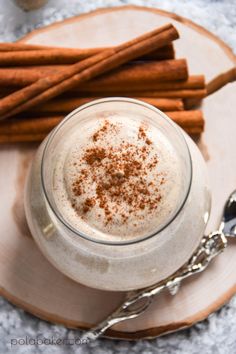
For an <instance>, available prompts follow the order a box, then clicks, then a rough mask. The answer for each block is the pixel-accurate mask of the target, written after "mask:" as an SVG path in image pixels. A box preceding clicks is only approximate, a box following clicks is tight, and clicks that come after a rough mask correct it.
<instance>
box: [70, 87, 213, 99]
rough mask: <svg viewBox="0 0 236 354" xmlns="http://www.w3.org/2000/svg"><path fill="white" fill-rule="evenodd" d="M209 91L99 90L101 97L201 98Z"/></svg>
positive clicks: (77, 91) (86, 93)
mask: <svg viewBox="0 0 236 354" xmlns="http://www.w3.org/2000/svg"><path fill="white" fill-rule="evenodd" d="M69 93H70V95H73V94H75V95H76V96H77V97H78V96H79V94H80V95H81V97H83V96H84V95H86V97H88V96H90V94H91V96H92V97H95V96H94V94H95V92H91V93H89V92H79V90H78V89H77V90H76V91H75V90H73V91H70V92H69ZM206 94H207V91H206V89H196V90H194V89H186V90H185V89H183V90H156V91H136V92H135V91H103V92H99V96H100V97H112V96H121V97H122V96H123V97H134V96H137V95H138V96H139V97H149V98H151V97H152V98H179V99H184V98H199V99H202V98H204V97H206Z"/></svg>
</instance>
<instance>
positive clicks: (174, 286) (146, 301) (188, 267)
mask: <svg viewBox="0 0 236 354" xmlns="http://www.w3.org/2000/svg"><path fill="white" fill-rule="evenodd" d="M226 237H236V190H235V191H234V192H233V193H232V194H231V195H230V196H229V198H228V200H227V202H226V204H225V207H224V211H223V216H222V220H221V224H220V227H219V230H218V231H215V232H212V233H210V234H209V235H207V236H203V238H202V240H201V242H200V245H199V246H198V248H197V250H196V251H195V252H194V254H193V255H192V257H191V258H190V259H189V261H188V262H187V263H185V264H184V265H183V266H182V267H181V268H180V269H179V270H178V271H177V272H175V273H174V274H173V275H171V276H170V277H169V278H167V279H165V280H163V281H161V282H159V283H157V284H154V285H151V286H149V287H146V288H144V289H140V290H135V291H129V292H127V295H126V300H125V301H124V302H123V303H122V304H121V305H120V306H119V307H118V308H117V309H116V310H115V311H114V312H113V313H112V314H111V315H109V316H108V317H107V318H106V319H105V320H104V321H102V322H100V323H99V324H98V325H96V326H95V327H93V328H91V330H89V331H87V332H85V333H84V334H83V336H82V338H81V340H82V341H85V342H89V341H92V340H95V339H97V338H98V337H100V336H101V335H102V334H104V332H105V331H106V330H107V329H108V328H110V327H112V326H113V325H115V324H117V323H119V322H122V321H125V320H128V319H132V318H135V317H138V316H139V315H141V314H142V313H143V312H144V311H145V310H146V309H147V308H148V307H149V305H150V304H151V302H152V300H153V297H154V296H155V295H157V294H159V293H160V292H161V291H163V290H164V289H168V290H169V292H170V293H171V294H172V295H175V294H176V293H177V291H178V289H179V286H180V283H181V282H182V280H183V279H185V278H188V277H189V276H192V275H194V274H196V273H199V272H202V271H204V270H205V269H206V267H207V266H208V265H209V263H210V262H211V260H212V259H213V258H215V257H216V256H217V255H218V254H220V253H221V252H222V251H223V250H224V249H225V247H226V246H227V239H226Z"/></svg>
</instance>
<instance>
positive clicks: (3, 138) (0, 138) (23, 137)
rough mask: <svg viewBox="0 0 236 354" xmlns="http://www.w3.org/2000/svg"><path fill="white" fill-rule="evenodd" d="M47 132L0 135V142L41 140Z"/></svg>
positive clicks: (32, 141) (11, 142) (13, 142)
mask: <svg viewBox="0 0 236 354" xmlns="http://www.w3.org/2000/svg"><path fill="white" fill-rule="evenodd" d="M46 136H47V134H45V133H44V134H9V135H6V134H5V135H0V144H15V143H34V142H41V141H43V139H44V138H46Z"/></svg>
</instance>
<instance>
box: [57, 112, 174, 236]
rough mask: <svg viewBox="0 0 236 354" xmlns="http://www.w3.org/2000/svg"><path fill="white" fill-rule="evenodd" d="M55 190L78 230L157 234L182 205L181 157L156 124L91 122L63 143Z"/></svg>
mask: <svg viewBox="0 0 236 354" xmlns="http://www.w3.org/2000/svg"><path fill="white" fill-rule="evenodd" d="M53 175H54V178H53V194H54V199H55V203H56V205H57V208H58V209H59V211H60V213H61V214H62V215H63V217H64V219H65V220H66V221H67V222H68V223H69V224H70V225H71V226H73V227H74V228H75V229H76V230H77V231H78V232H83V233H84V234H85V235H88V236H90V237H95V238H97V239H102V240H107V241H119V240H127V239H133V238H139V237H142V236H148V235H150V234H152V233H155V231H156V230H157V229H159V228H160V226H162V225H163V226H164V224H165V222H166V220H167V219H169V217H170V215H171V214H172V213H173V211H175V210H176V206H177V205H178V201H179V198H180V194H181V170H180V163H179V157H178V156H177V154H176V153H175V151H174V148H173V146H172V144H171V143H170V142H169V140H168V139H167V137H166V136H165V135H164V134H163V133H162V132H161V131H160V130H159V129H158V128H157V127H154V126H153V125H152V126H150V125H149V124H148V123H147V122H144V121H142V120H139V119H136V118H135V117H130V116H127V117H126V116H121V115H119V114H114V115H113V116H112V117H110V118H109V117H108V118H102V117H100V119H96V120H92V121H87V122H84V123H83V126H82V127H81V126H80V127H78V129H75V130H74V131H73V133H71V135H70V138H69V139H67V141H66V142H65V143H64V144H63V148H62V150H61V151H60V154H59V156H58V159H57V161H56V164H55V167H54V174H53Z"/></svg>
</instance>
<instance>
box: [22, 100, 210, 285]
mask: <svg viewBox="0 0 236 354" xmlns="http://www.w3.org/2000/svg"><path fill="white" fill-rule="evenodd" d="M104 121H109V124H110V126H112V127H113V128H114V127H115V128H114V132H113V134H114V135H113V138H110V137H109V136H108V137H107V138H106V139H107V140H105V145H104V142H103V150H104V151H105V154H106V159H107V163H110V161H109V159H110V158H111V153H110V152H109V154H108V152H107V151H110V150H109V149H113V148H114V146H115V147H116V150H114V149H113V150H111V151H113V153H114V151H116V153H115V155H114V156H115V158H116V160H114V161H117V154H118V155H119V154H120V155H119V156H120V157H119V158H118V161H119V163H120V165H119V166H123V165H122V163H123V162H122V158H123V157H122V156H124V155H125V154H123V151H124V146H126V147H127V146H128V145H127V144H131V143H130V142H132V141H134V140H132V139H134V136H135V135H134V134H136V130H135V129H136V128H137V129H139V130H138V132H139V133H140V132H141V133H143V130H142V129H143V128H142V129H141V128H140V127H146V128H145V129H147V135H148V134H149V135H148V136H146V135H145V142H144V143H143V140H142V141H141V142H138V145H137V151H140V149H144V150H145V149H146V150H145V151H148V150H147V149H149V146H150V144H152V146H153V147H152V149H154V150H152V151H154V152H156V151H158V153H157V155H158V159H157V160H158V162H157V166H159V167H157V170H155V172H156V171H157V172H158V171H159V170H158V168H159V169H160V171H161V173H157V174H156V175H155V174H153V173H154V172H152V174H151V172H150V175H149V174H148V173H146V172H147V170H145V171H146V172H145V173H146V174H145V179H144V181H146V182H147V181H149V182H148V184H147V186H149V185H150V186H152V185H153V181H154V182H155V181H156V180H157V179H158V178H160V180H159V182H158V183H159V185H158V188H156V189H155V190H154V189H153V190H152V189H151V190H149V192H145V193H146V194H148V193H149V194H148V195H149V197H148V199H145V198H146V196H145V195H144V196H143V198H144V199H140V198H141V197H140V195H139V194H137V195H136V194H134V196H133V199H132V200H131V201H130V200H128V202H127V197H125V193H124V195H122V193H120V194H119V195H118V196H117V197H116V198H115V197H114V195H116V194H114V193H113V197H114V198H115V199H112V200H111V203H110V204H109V206H111V205H112V207H113V209H114V210H116V212H113V214H112V217H113V221H110V220H108V219H105V214H104V213H105V212H104V210H102V211H100V209H101V208H102V207H103V205H102V203H101V199H100V200H98V198H100V195H98V194H96V193H98V192H96V191H97V189H96V187H97V186H96V185H94V184H96V183H97V180H96V178H98V177H99V178H100V180H101V178H102V180H103V179H104V181H105V182H106V181H107V180H106V178H107V176H106V175H105V174H104V176H101V175H99V172H98V171H103V169H102V168H101V164H100V162H99V161H98V162H97V165H96V163H95V164H94V165H92V166H87V165H88V164H89V163H90V162H89V161H88V159H87V160H86V159H85V160H86V161H87V162H86V161H83V164H84V165H83V166H85V168H83V169H81V167H77V166H76V162H74V163H73V164H72V162H73V161H74V160H73V159H72V160H71V157H73V156H77V155H76V154H80V152H81V151H86V153H88V151H92V149H93V148H94V147H96V149H97V148H98V145H97V144H98V141H97V139H94V136H95V135H94V134H97V133H98V131H102V130H99V129H101V127H102V129H103V124H104ZM116 126H117V127H118V128H116ZM99 127H100V128H99ZM138 127H139V128H138ZM113 128H112V129H113ZM96 129H97V130H96ZM119 129H120V130H119ZM140 129H141V130H140ZM139 133H138V134H139ZM102 134H103V133H102ZM122 134H123V135H122ZM145 134H146V133H145ZM88 136H90V137H93V139H92V140H91V138H88ZM140 136H141V137H139V138H138V139H143V136H142V134H141V135H140ZM150 138H151V140H150ZM122 139H123V140H122ZM149 140H150V141H149ZM121 141H122V144H123V145H122V144H121ZM137 141H139V140H137ZM119 144H121V145H120V146H119ZM140 144H141V145H140ZM142 144H146V145H145V146H144V145H142ZM77 145H78V146H77ZM131 145H132V144H131ZM139 145H140V146H139ZM117 147H118V149H117ZM129 148H130V147H129ZM132 148H135V147H134V146H133V145H132ZM132 148H131V150H132ZM155 149H157V150H155ZM144 150H142V151H144ZM150 151H151V150H150ZM126 152H127V151H126ZM154 152H151V154H152V155H153V156H154V155H155V154H154ZM73 154H74V155H73ZM83 154H84V152H83ZM83 154H82V152H81V156H82V155H83ZM122 154H123V155H122ZM86 156H88V155H86ZM114 156H113V158H114ZM125 156H127V155H125ZM145 156H146V157H143V161H144V162H143V164H144V165H145V167H147V166H149V167H150V166H151V164H150V163H149V164H148V163H147V161H149V160H148V159H149V157H148V156H147V155H145ZM153 156H152V157H153ZM139 157H140V156H139ZM68 161H69V162H68ZM104 161H105V162H106V160H104ZM152 161H153V160H152ZM92 162H93V160H92ZM149 162H150V161H149ZM158 164H159V165H158ZM86 166H87V167H86ZM107 166H108V165H106V168H107ZM126 167H127V166H126ZM126 167H125V168H126ZM136 167H137V166H136ZM136 167H135V168H136ZM86 168H88V170H87V174H88V171H90V172H89V173H92V174H93V175H92V177H93V180H91V179H90V180H89V181H90V182H91V181H92V182H91V185H90V184H88V185H87V186H86V188H87V193H94V195H95V202H94V204H95V207H94V204H93V205H90V207H91V209H89V208H87V209H88V210H87V209H86V210H84V209H83V208H80V202H81V200H82V199H80V198H82V196H80V194H81V193H78V191H77V194H78V195H77V197H76V198H77V199H76V203H77V209H76V210H73V204H75V200H74V199H73V198H71V194H70V193H72V192H71V191H73V188H72V187H71V185H70V174H71V171H73V173H74V172H75V171H77V172H76V173H78V176H77V177H78V178H80V176H81V173H82V174H83V173H84V170H86ZM99 169H100V170H99ZM138 169H139V173H136V174H135V173H133V177H132V178H135V179H134V180H135V181H140V175H141V174H142V173H144V169H143V168H142V166H141V165H140V166H139V167H138ZM138 169H137V171H138ZM130 170H132V169H130ZM107 171H108V170H107V169H106V173H107ZM150 171H153V170H150ZM114 172H115V174H114ZM131 172H132V171H131ZM96 173H97V174H96ZM102 173H103V172H102ZM112 173H113V175H112V178H115V180H116V178H125V176H123V171H120V170H118V171H116V166H115V165H114V171H112ZM100 174H101V173H100ZM124 175H125V173H124ZM131 175H132V173H131ZM73 176H74V175H73ZM94 176H96V178H95V177H94ZM114 176H115V177H114ZM163 176H164V177H163ZM89 177H90V176H89ZM109 178H110V177H109ZM161 178H162V179H163V181H164V179H165V178H166V180H167V182H166V184H165V183H164V182H163V186H162V180H161ZM168 178H169V180H168ZM148 179H149V180H148ZM152 180H153V181H152ZM80 181H81V180H80ZM111 181H113V179H111ZM150 181H151V182H150ZM90 182H89V183H90ZM126 182H127V181H125V180H124V181H123V182H121V184H122V183H123V184H122V186H124V187H125V186H126V184H125V183H126ZM146 182H145V183H146ZM74 183H75V184H76V182H74ZM116 184H117V183H116ZM116 184H115V185H116ZM154 184H155V183H154ZM106 185H107V182H106V183H105V184H104V186H105V189H104V191H103V192H104V193H106V198H107V195H108V194H107V193H108V192H107V191H106V188H108V187H106ZM113 185H114V183H113ZM83 187H84V186H83ZM90 187H91V188H90ZM137 187H138V185H137V186H135V188H136V189H134V191H135V193H136V191H137ZM109 188H110V187H109ZM112 188H113V187H112ZM122 188H123V187H122ZM148 188H149V187H148ZM150 188H151V187H150ZM150 191H151V193H150ZM159 192H160V197H159V198H156V196H157V195H158V193H159ZM109 193H110V189H109ZM127 193H128V190H127ZM140 193H141V194H142V193H144V192H143V190H142V189H140ZM109 195H110V194H109ZM103 196H104V194H103ZM96 198H97V200H96ZM117 198H118V199H117ZM72 199H73V200H72ZM83 200H84V199H83ZM86 200H87V199H86ZM116 200H119V201H121V204H119V206H117V205H115V203H116ZM140 200H141V201H146V202H147V201H151V202H153V203H154V201H155V203H156V204H155V203H154V204H152V206H153V205H155V208H156V209H155V208H154V207H153V209H155V211H154V212H153V211H150V212H149V211H148V210H151V208H150V205H151V204H150V205H148V204H147V203H146V204H147V205H144V206H142V204H140ZM134 201H138V203H139V204H137V205H138V206H139V210H138V211H135V212H130V214H129V215H130V216H128V217H127V215H128V214H127V213H126V212H127V210H128V211H129V210H130V209H129V205H131V204H132V203H133V204H134ZM158 202H159V204H158ZM133 204H132V205H133ZM135 205H136V204H135ZM121 206H122V208H123V209H124V213H123V214H121V215H119V213H121ZM113 209H112V210H113ZM123 209H122V210H123ZM78 210H79V212H78ZM81 210H82V211H83V210H84V215H83V214H81V213H82V211H81ZM209 210H210V193H209V188H208V180H207V171H206V165H205V162H204V160H203V158H202V156H201V153H200V151H199V150H198V148H197V146H196V145H195V144H194V142H193V141H192V140H191V139H190V138H189V137H188V136H187V135H186V134H185V133H184V132H183V131H182V130H181V129H180V128H179V127H178V126H177V125H176V124H175V123H173V122H172V121H171V120H170V119H169V118H168V117H167V116H166V115H165V114H164V113H162V112H161V111H159V110H158V109H156V108H154V107H152V106H150V105H148V104H146V103H143V102H141V101H138V100H133V99H128V98H108V99H101V100H97V101H93V102H91V103H89V104H86V105H84V106H82V107H80V108H78V109H76V110H75V111H73V112H72V113H71V114H69V115H68V116H67V117H66V118H65V119H64V120H63V121H62V122H61V123H60V124H59V125H58V126H57V127H56V128H55V129H54V130H53V131H52V133H51V134H50V135H49V136H48V137H47V138H46V139H45V140H44V142H43V143H42V144H41V146H40V147H39V149H38V151H37V153H36V156H35V158H34V160H33V163H32V166H31V169H30V171H29V174H28V179H27V183H26V190H25V211H26V217H27V221H28V224H29V227H30V230H31V232H32V235H33V237H34V239H35V241H36V242H37V244H38V246H39V247H40V249H41V250H42V252H43V254H44V255H45V256H46V257H47V258H48V259H49V261H50V262H51V263H52V264H54V265H55V267H57V268H58V269H59V270H60V271H61V272H63V273H64V274H66V275H67V276H69V277H70V278H72V279H74V280H75V281H77V282H80V283H82V284H85V285H87V286H90V287H94V288H99V289H104V290H118V291H127V290H131V289H138V288H142V287H145V286H148V285H151V284H153V283H155V282H158V281H160V280H162V279H164V278H166V277H168V276H169V275H171V274H172V273H173V272H175V271H176V270H177V269H178V268H179V267H181V266H182V265H183V264H184V263H185V262H186V261H187V260H188V258H189V257H190V256H191V254H192V253H193V252H194V250H195V249H196V247H197V246H198V244H199V242H200V240H201V238H202V236H203V234H204V230H205V227H206V223H207V221H208V217H209ZM125 213H126V214H125ZM101 214H102V216H101ZM109 215H110V214H109ZM122 215H126V217H125V218H123V219H122V217H123V216H122ZM103 216H104V218H103ZM121 216H122V217H121ZM100 219H101V220H100ZM104 220H105V222H104ZM122 220H123V221H122Z"/></svg>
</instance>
